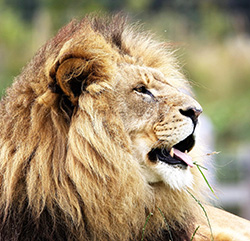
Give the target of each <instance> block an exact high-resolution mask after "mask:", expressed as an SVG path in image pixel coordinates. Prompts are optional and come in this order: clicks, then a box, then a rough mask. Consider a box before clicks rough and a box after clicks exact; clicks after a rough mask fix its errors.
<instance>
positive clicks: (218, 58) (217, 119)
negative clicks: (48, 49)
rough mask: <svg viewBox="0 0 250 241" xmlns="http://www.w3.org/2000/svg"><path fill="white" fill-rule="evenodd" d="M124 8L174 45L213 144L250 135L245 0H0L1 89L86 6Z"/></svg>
mask: <svg viewBox="0 0 250 241" xmlns="http://www.w3.org/2000/svg"><path fill="white" fill-rule="evenodd" d="M120 10H123V11H124V12H129V13H130V15H131V16H132V19H134V20H138V19H139V20H141V22H142V23H145V24H144V28H146V29H151V30H152V31H154V32H155V33H156V36H158V38H159V39H161V40H167V41H168V40H171V41H173V42H174V43H175V46H177V48H178V49H179V50H178V55H179V56H181V57H180V61H181V63H182V65H183V66H184V71H185V74H186V76H187V77H188V78H189V79H190V80H191V82H192V83H193V86H194V88H195V91H196V94H197V99H198V100H199V102H201V104H202V106H203V107H204V112H205V113H206V114H207V115H208V116H209V117H210V118H211V120H212V122H213V123H214V126H215V129H216V131H215V132H216V133H217V142H218V143H217V145H216V146H218V148H219V150H221V149H222V150H226V152H227V151H229V150H231V151H233V150H234V149H232V148H236V147H237V145H239V143H241V142H249V141H250V111H249V100H250V68H249V66H250V36H249V29H250V28H249V16H250V3H249V2H248V1H246V0H240V1H236V0H230V1H226V0H221V1H216V0H209V1H198V0H190V1H185V0H176V1H170V0H168V1H166V0H137V1H134V0H125V1H124V0H72V1H67V0H61V1H60V2H59V1H58V0H23V1H19V0H8V1H7V0H0V22H1V27H0V55H1V58H0V90H1V92H0V93H4V90H5V89H6V87H7V86H9V85H10V84H11V82H12V81H13V77H14V76H16V75H18V73H20V71H21V68H22V66H24V65H25V63H26V62H28V60H29V59H30V58H31V57H32V56H33V55H34V53H35V51H36V49H38V48H39V47H40V46H41V45H42V44H43V43H44V42H45V41H46V40H47V39H49V38H50V37H51V36H53V35H54V34H55V33H56V31H57V30H58V29H59V28H60V27H61V26H63V25H64V24H66V23H67V22H68V21H70V20H71V18H73V17H78V18H80V17H82V16H84V15H85V14H87V13H90V12H93V11H95V12H104V13H105V12H108V13H110V12H117V11H120Z"/></svg>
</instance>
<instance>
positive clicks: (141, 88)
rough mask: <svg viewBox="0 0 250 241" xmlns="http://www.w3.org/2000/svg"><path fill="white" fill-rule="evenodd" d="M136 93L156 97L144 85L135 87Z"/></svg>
mask: <svg viewBox="0 0 250 241" xmlns="http://www.w3.org/2000/svg"><path fill="white" fill-rule="evenodd" d="M134 91H136V92H138V93H141V94H145V95H149V96H151V97H154V95H153V94H152V93H151V92H150V91H149V90H148V89H147V88H146V87H145V86H144V85H140V86H137V87H135V88H134Z"/></svg>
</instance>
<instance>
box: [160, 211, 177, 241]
mask: <svg viewBox="0 0 250 241" xmlns="http://www.w3.org/2000/svg"><path fill="white" fill-rule="evenodd" d="M158 210H159V211H160V213H161V216H162V217H163V220H164V222H165V224H166V226H167V228H168V233H169V238H170V240H171V241H174V240H173V237H172V234H171V230H170V227H169V225H168V222H167V220H166V218H165V216H164V214H163V212H162V211H161V209H160V208H158Z"/></svg>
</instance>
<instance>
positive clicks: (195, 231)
mask: <svg viewBox="0 0 250 241" xmlns="http://www.w3.org/2000/svg"><path fill="white" fill-rule="evenodd" d="M199 228H200V226H198V227H197V228H196V229H195V230H194V233H193V235H192V237H191V239H190V241H193V239H194V236H195V234H196V233H197V231H198V229H199Z"/></svg>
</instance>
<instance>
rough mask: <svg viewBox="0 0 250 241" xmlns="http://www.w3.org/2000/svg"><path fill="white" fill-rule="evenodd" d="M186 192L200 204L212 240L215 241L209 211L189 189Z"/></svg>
mask: <svg viewBox="0 0 250 241" xmlns="http://www.w3.org/2000/svg"><path fill="white" fill-rule="evenodd" d="M186 191H187V192H188V193H189V194H190V195H191V197H192V198H193V199H194V200H195V201H196V202H197V203H198V205H199V206H200V207H201V208H202V210H203V212H204V214H205V216H206V219H207V223H208V226H209V229H210V233H211V240H212V241H214V236H213V231H212V226H211V223H210V220H209V218H208V215H207V211H206V209H205V208H204V206H203V205H202V203H201V202H200V201H199V200H198V199H197V198H196V197H195V196H194V195H193V194H192V193H191V192H189V191H188V190H187V189H186Z"/></svg>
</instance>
